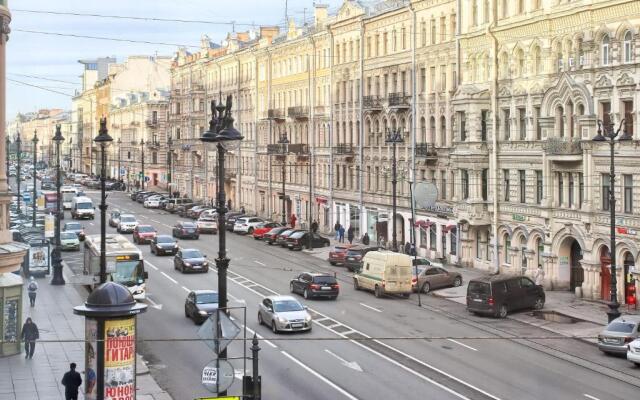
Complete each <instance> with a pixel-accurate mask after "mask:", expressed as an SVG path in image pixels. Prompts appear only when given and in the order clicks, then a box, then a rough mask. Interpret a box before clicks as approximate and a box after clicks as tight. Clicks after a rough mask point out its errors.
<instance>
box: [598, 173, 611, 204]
mask: <svg viewBox="0 0 640 400" xmlns="http://www.w3.org/2000/svg"><path fill="white" fill-rule="evenodd" d="M600 179H601V180H602V191H601V192H600V196H601V197H602V210H603V211H609V186H610V184H611V179H610V176H609V174H602V175H601V178H600Z"/></svg>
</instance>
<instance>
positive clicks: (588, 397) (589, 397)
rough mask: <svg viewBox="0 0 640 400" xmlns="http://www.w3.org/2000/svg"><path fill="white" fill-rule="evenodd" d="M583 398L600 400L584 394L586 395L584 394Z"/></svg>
mask: <svg viewBox="0 0 640 400" xmlns="http://www.w3.org/2000/svg"><path fill="white" fill-rule="evenodd" d="M584 397H586V398H587V399H591V400H600V399H599V398H597V397H595V396H591V395H590V394H586V393H584Z"/></svg>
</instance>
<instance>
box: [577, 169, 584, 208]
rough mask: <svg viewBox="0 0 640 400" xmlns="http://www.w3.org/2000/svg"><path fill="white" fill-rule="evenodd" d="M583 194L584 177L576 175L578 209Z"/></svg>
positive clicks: (580, 174)
mask: <svg viewBox="0 0 640 400" xmlns="http://www.w3.org/2000/svg"><path fill="white" fill-rule="evenodd" d="M583 193H584V176H583V175H582V173H579V174H578V204H577V205H578V208H580V207H582V199H583V197H582V196H583Z"/></svg>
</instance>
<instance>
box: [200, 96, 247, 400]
mask: <svg viewBox="0 0 640 400" xmlns="http://www.w3.org/2000/svg"><path fill="white" fill-rule="evenodd" d="M242 139H243V136H242V135H241V134H240V132H238V130H236V129H235V128H234V127H233V118H232V117H231V96H228V97H227V104H226V105H224V104H222V100H220V104H218V105H217V106H216V102H215V100H212V101H211V121H209V130H207V131H206V132H204V133H203V134H202V136H201V137H200V140H201V141H202V142H204V143H205V144H206V143H216V145H217V148H218V170H219V172H220V173H219V174H218V205H217V209H218V226H219V227H221V229H219V230H218V258H216V268H217V269H218V297H219V301H218V307H219V308H220V309H222V310H224V312H227V268H229V261H230V260H229V259H228V258H227V243H226V239H227V238H226V229H224V224H225V214H226V213H227V209H226V205H225V191H224V157H225V153H226V152H227V151H228V150H233V149H235V148H236V147H237V146H239V145H240V141H241V140H242ZM226 358H227V350H226V349H225V350H223V351H221V352H220V354H218V359H220V360H225V359H226ZM226 394H227V393H226V391H224V392H220V393H218V395H219V396H226Z"/></svg>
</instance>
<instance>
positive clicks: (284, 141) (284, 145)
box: [278, 131, 293, 228]
mask: <svg viewBox="0 0 640 400" xmlns="http://www.w3.org/2000/svg"><path fill="white" fill-rule="evenodd" d="M278 144H280V145H282V154H283V158H282V225H286V224H287V203H286V201H287V195H286V192H285V191H286V182H285V181H286V179H287V169H286V168H287V162H286V161H287V145H288V144H289V139H288V138H287V132H286V131H285V132H284V134H282V135H280V140H278ZM292 228H293V227H292Z"/></svg>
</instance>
